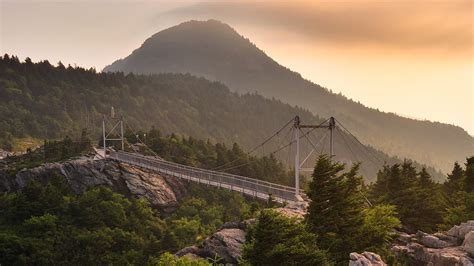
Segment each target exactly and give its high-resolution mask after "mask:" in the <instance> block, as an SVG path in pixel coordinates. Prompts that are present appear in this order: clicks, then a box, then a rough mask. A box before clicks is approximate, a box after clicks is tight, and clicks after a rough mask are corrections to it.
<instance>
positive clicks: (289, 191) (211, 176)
mask: <svg viewBox="0 0 474 266" xmlns="http://www.w3.org/2000/svg"><path fill="white" fill-rule="evenodd" d="M109 158H111V159H114V160H118V161H122V162H126V163H129V164H132V165H136V166H140V167H144V168H148V169H153V170H156V171H158V172H160V173H163V174H168V175H172V176H175V177H178V178H183V179H187V180H192V181H195V182H198V183H204V184H209V185H212V186H218V187H224V188H227V189H230V190H235V191H240V192H242V193H244V194H248V195H253V196H255V197H259V198H265V199H266V198H268V196H269V194H272V195H273V196H274V197H275V198H278V199H280V200H283V201H285V200H286V201H295V200H296V197H295V190H294V188H292V187H289V186H284V185H279V184H274V183H271V182H267V181H263V180H258V179H253V178H249V177H245V176H239V175H233V174H228V173H223V172H218V171H212V170H206V169H201V168H197V167H192V166H187V165H182V164H178V163H173V162H168V161H164V160H161V159H156V158H151V157H147V156H143V155H139V154H135V153H127V152H116V151H111V152H110V155H109Z"/></svg>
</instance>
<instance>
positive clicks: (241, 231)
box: [175, 220, 253, 265]
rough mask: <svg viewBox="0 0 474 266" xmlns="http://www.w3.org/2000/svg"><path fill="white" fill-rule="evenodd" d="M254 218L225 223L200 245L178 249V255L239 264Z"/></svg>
mask: <svg viewBox="0 0 474 266" xmlns="http://www.w3.org/2000/svg"><path fill="white" fill-rule="evenodd" d="M250 223H253V220H248V221H244V222H240V223H239V222H230V223H225V224H224V225H223V226H222V227H221V229H220V230H218V231H217V232H215V233H214V234H213V235H212V236H210V237H208V238H206V239H205V240H204V241H203V243H202V244H201V245H200V246H190V247H186V248H183V249H182V250H180V251H178V252H177V253H176V254H175V255H176V256H178V257H191V258H194V257H201V258H210V259H216V258H217V259H218V261H219V263H223V264H225V265H237V264H238V262H239V260H240V258H241V257H242V245H243V244H244V243H245V235H246V232H245V229H246V228H247V226H248V225H249V224H250Z"/></svg>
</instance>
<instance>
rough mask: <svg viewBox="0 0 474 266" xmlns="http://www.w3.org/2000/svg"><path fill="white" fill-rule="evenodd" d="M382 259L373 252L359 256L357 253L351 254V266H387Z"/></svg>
mask: <svg viewBox="0 0 474 266" xmlns="http://www.w3.org/2000/svg"><path fill="white" fill-rule="evenodd" d="M385 265H387V264H385V262H383V260H382V258H381V257H380V256H379V255H378V254H375V253H372V252H367V251H366V252H363V253H362V254H359V253H357V252H352V253H351V254H350V260H349V266H385Z"/></svg>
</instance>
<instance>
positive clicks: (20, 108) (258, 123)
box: [0, 56, 444, 181]
mask: <svg viewBox="0 0 474 266" xmlns="http://www.w3.org/2000/svg"><path fill="white" fill-rule="evenodd" d="M111 106H113V107H114V108H115V111H116V113H117V114H124V115H125V120H126V124H127V125H130V128H126V129H127V130H129V131H133V130H139V129H149V128H150V127H151V126H156V127H157V128H159V129H160V130H161V131H162V132H164V133H167V134H170V133H173V132H174V133H178V134H182V135H185V136H192V137H195V138H200V139H204V140H206V139H209V140H211V141H213V142H224V143H226V144H228V145H231V144H232V143H234V142H237V143H239V144H240V145H242V146H243V147H244V148H245V149H246V150H249V149H250V148H253V147H254V146H255V145H257V144H260V143H261V142H262V141H263V140H264V139H265V138H266V137H268V136H269V135H270V134H273V133H274V132H275V131H276V130H277V129H278V128H280V127H281V126H282V125H283V124H284V123H285V122H287V121H289V120H290V119H291V118H292V117H294V116H295V115H297V114H298V115H300V117H301V119H302V121H305V122H306V123H319V122H321V121H322V120H321V119H320V118H318V117H316V116H314V115H312V114H311V113H310V112H308V111H306V110H303V109H301V108H296V107H293V106H290V105H288V104H284V103H282V102H280V101H279V100H270V99H266V98H264V97H262V96H260V95H256V94H245V95H239V94H237V93H232V92H230V91H229V89H228V88H227V87H225V86H224V85H223V84H221V83H218V82H210V81H208V80H205V79H203V78H196V77H194V76H191V75H186V74H160V75H150V76H143V75H134V74H129V75H124V74H122V73H96V72H95V70H93V69H91V70H85V69H82V68H73V67H65V66H63V65H59V66H58V67H54V66H52V65H50V64H49V62H47V61H44V62H40V63H32V62H31V61H30V60H29V59H27V60H26V62H24V63H21V62H19V60H18V58H16V57H9V56H5V57H0V148H3V149H8V148H9V145H11V143H12V141H13V140H14V138H18V137H33V138H37V139H38V138H39V139H54V138H60V137H64V136H65V135H69V136H71V137H75V136H78V135H80V132H81V129H82V128H87V129H88V130H89V131H90V132H91V133H92V134H93V135H94V136H95V138H96V140H99V138H100V137H99V136H100V135H101V134H100V128H101V117H102V115H103V114H108V113H109V112H110V107H111ZM285 133H286V132H285ZM341 136H345V140H344V139H342V138H341ZM283 138H284V137H283V136H282V139H283ZM348 139H349V136H347V135H344V134H342V135H341V133H340V132H339V135H337V136H336V143H335V145H336V155H337V159H338V160H341V161H344V162H347V163H351V162H353V161H356V160H357V161H362V162H363V165H362V173H363V174H364V175H365V176H366V178H367V180H374V177H375V173H376V171H378V170H379V169H380V167H381V165H380V164H377V163H374V161H373V160H374V158H372V157H370V155H367V153H366V152H365V151H364V150H365V148H364V149H362V147H359V148H358V149H357V148H356V147H355V146H352V150H351V148H348V147H347V145H346V143H345V142H346V141H347V140H348ZM282 143H283V142H282ZM280 144H281V143H280ZM274 145H276V144H274ZM229 147H230V146H229ZM327 147H328V146H327V145H326V151H327ZM271 148H272V147H266V150H265V151H263V149H262V150H259V151H258V153H257V154H255V155H262V154H267V153H268V152H270V149H271ZM273 148H275V147H273ZM305 148H306V150H307V149H308V145H306V147H305ZM368 149H369V150H370V151H371V153H372V154H373V155H375V156H377V157H378V158H379V160H381V161H386V162H388V163H396V162H400V160H399V159H396V158H390V157H388V156H387V155H385V154H383V153H381V152H378V151H376V150H373V149H371V148H368ZM272 150H273V149H272ZM320 151H323V152H324V150H320ZM320 151H317V153H319V152H320ZM265 152H266V153H265ZM277 155H280V157H279V158H280V159H282V160H283V161H284V162H287V160H288V159H289V158H290V154H289V152H288V151H285V153H283V154H277ZM289 161H290V162H292V160H289ZM308 162H309V163H310V164H311V163H312V162H311V160H309V161H308ZM313 162H314V159H313ZM417 166H418V167H420V165H419V164H418V165H417ZM308 167H310V165H308ZM429 171H430V173H432V174H433V178H434V179H435V180H438V181H441V180H443V179H444V177H443V176H442V175H441V174H439V173H437V172H436V171H435V170H434V169H429Z"/></svg>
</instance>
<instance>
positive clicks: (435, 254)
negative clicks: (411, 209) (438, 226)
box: [392, 221, 474, 266]
mask: <svg viewBox="0 0 474 266" xmlns="http://www.w3.org/2000/svg"><path fill="white" fill-rule="evenodd" d="M461 243H462V244H461ZM392 251H393V252H395V254H397V255H398V256H400V257H403V258H406V259H408V260H409V261H410V263H411V264H416V265H418V264H421V265H434V266H436V265H442V266H444V265H459V266H473V265H474V258H473V253H474V252H473V251H474V221H468V222H466V223H462V224H460V225H458V226H454V227H453V228H451V229H450V230H449V231H447V232H445V233H435V234H432V235H431V234H427V233H424V232H421V231H419V232H417V233H416V234H412V235H410V234H405V233H399V236H398V239H397V243H396V244H395V245H394V246H393V247H392Z"/></svg>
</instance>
